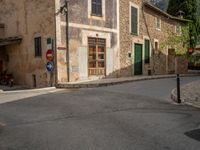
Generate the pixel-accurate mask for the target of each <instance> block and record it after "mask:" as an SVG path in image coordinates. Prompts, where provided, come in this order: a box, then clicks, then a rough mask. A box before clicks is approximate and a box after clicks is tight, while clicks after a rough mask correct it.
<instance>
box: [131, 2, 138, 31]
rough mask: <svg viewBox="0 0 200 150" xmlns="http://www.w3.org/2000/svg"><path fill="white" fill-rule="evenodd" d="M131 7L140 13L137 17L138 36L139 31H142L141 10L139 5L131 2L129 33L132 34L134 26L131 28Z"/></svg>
mask: <svg viewBox="0 0 200 150" xmlns="http://www.w3.org/2000/svg"><path fill="white" fill-rule="evenodd" d="M131 7H134V8H136V9H137V11H138V16H137V22H138V24H137V35H139V34H140V33H139V31H140V18H139V17H140V9H139V5H137V4H135V3H133V2H129V32H130V34H132V30H131V29H132V26H131Z"/></svg>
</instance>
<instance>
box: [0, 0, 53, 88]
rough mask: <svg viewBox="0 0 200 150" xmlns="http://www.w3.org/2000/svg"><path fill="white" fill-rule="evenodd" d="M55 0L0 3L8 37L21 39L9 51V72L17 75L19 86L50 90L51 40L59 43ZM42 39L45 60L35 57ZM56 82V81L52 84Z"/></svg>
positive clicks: (0, 12)
mask: <svg viewBox="0 0 200 150" xmlns="http://www.w3.org/2000/svg"><path fill="white" fill-rule="evenodd" d="M54 3H55V2H54V0H48V1H44V0H36V1H33V0H17V1H13V0H0V23H3V24H5V37H11V36H16V35H21V36H22V37H23V40H22V43H21V44H20V45H12V46H7V47H6V53H8V55H9V63H8V64H7V66H6V68H7V69H8V71H9V72H10V73H13V74H14V77H15V83H17V84H21V85H25V86H28V87H32V86H33V75H36V85H37V87H44V86H49V85H50V83H49V81H50V75H49V73H48V72H47V71H46V67H45V66H46V50H47V44H46V43H47V42H46V40H47V38H48V37H51V38H53V39H54V40H55V21H54V19H55V18H54V15H55V5H54ZM37 35H39V36H41V37H42V57H35V53H34V37H35V36H37ZM52 82H53V81H52Z"/></svg>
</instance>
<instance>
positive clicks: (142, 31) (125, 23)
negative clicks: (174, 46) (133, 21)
mask: <svg viewBox="0 0 200 150" xmlns="http://www.w3.org/2000/svg"><path fill="white" fill-rule="evenodd" d="M131 5H133V6H135V7H137V8H138V12H139V16H138V17H139V20H138V21H139V27H138V28H139V34H138V35H132V34H131V33H130V6H131ZM124 8H126V9H124ZM156 17H159V18H160V20H161V28H160V29H157V28H156ZM119 22H120V68H121V69H120V73H121V76H131V75H134V57H135V54H134V52H135V50H134V44H136V43H137V44H141V45H142V47H143V50H142V60H143V61H142V74H143V75H148V74H168V73H175V68H174V70H173V72H170V68H169V66H175V65H176V63H175V57H174V62H172V61H170V62H169V61H168V60H170V58H169V55H168V49H165V50H162V51H161V50H160V48H159V45H160V43H161V42H163V41H164V40H165V39H166V38H167V37H168V36H169V33H175V27H176V25H181V24H182V23H185V20H181V19H179V18H175V17H172V16H169V15H168V14H166V13H164V12H162V11H160V10H159V9H157V8H155V7H154V6H152V5H151V4H149V3H147V2H144V1H141V0H120V21H119ZM145 39H148V40H150V63H149V64H145V62H144V40H145ZM155 42H157V43H158V50H157V51H156V50H155ZM168 48H169V49H170V47H168ZM130 54H131V57H130ZM184 58H185V57H184ZM185 61H186V60H185ZM170 63H173V64H170ZM179 66H182V67H183V70H184V73H186V72H187V64H186V63H184V65H179Z"/></svg>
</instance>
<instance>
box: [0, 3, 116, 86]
mask: <svg viewBox="0 0 200 150" xmlns="http://www.w3.org/2000/svg"><path fill="white" fill-rule="evenodd" d="M64 4H65V3H64V0H49V1H43V0H37V1H32V0H18V1H13V0H1V1H0V24H1V25H0V32H1V37H0V54H1V55H0V69H1V70H0V71H1V72H3V71H4V70H7V72H9V73H12V74H13V75H14V77H15V83H16V84H21V85H25V86H28V87H45V86H50V85H52V84H55V83H64V82H69V81H70V82H72V81H79V80H86V79H96V78H97V79H99V78H103V77H105V76H108V75H109V74H111V73H112V72H113V71H114V70H115V69H116V68H117V67H118V66H119V65H118V63H119V61H118V59H114V58H117V54H118V38H119V37H118V26H119V25H118V24H119V22H118V21H117V15H118V11H117V6H118V5H117V1H116V0H109V1H108V0H102V1H99V0H97V1H92V0H81V1H80V0H73V1H69V2H68V6H69V7H68V16H69V17H68V21H67V24H66V20H65V14H64V12H61V11H60V8H62V6H64ZM66 25H68V26H67V29H68V43H69V45H68V46H66V43H67V42H66ZM67 47H69V50H66V49H67ZM48 49H53V50H54V60H53V61H54V65H55V68H54V71H53V72H52V73H49V72H48V71H47V69H46V64H47V62H48V60H47V59H46V52H47V50H48ZM67 53H69V60H68V57H67ZM68 65H69V67H68ZM117 69H118V68H117Z"/></svg>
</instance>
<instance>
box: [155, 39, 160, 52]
mask: <svg viewBox="0 0 200 150" xmlns="http://www.w3.org/2000/svg"><path fill="white" fill-rule="evenodd" d="M158 48H159V45H158V41H155V51H158Z"/></svg>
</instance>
